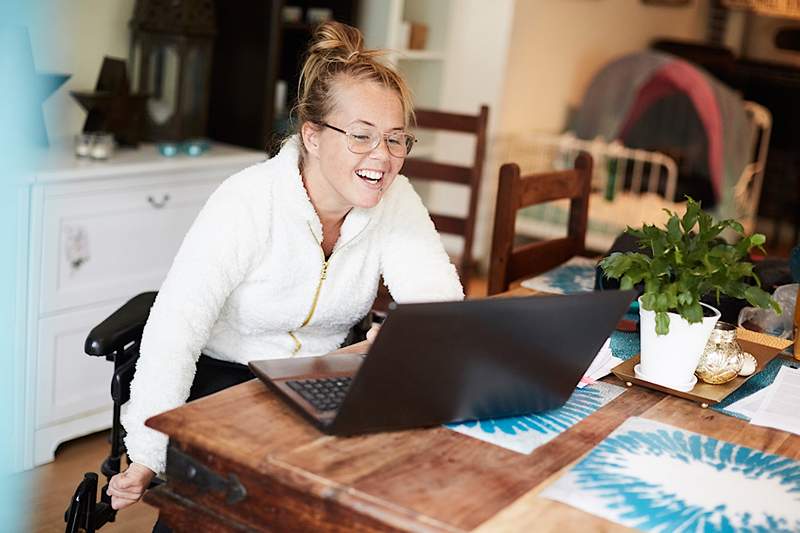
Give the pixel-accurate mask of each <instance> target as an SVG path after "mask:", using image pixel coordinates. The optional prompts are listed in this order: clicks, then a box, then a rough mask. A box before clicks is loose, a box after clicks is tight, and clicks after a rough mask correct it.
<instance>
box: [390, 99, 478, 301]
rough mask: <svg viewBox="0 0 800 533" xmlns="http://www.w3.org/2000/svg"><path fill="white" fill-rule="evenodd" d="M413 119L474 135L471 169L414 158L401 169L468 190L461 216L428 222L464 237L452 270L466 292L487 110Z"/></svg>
mask: <svg viewBox="0 0 800 533" xmlns="http://www.w3.org/2000/svg"><path fill="white" fill-rule="evenodd" d="M416 117H417V127H418V128H419V129H425V130H436V131H448V132H460V133H469V134H473V135H475V150H474V155H473V159H472V165H471V166H461V165H454V164H449V163H440V162H436V161H432V160H429V159H424V158H417V157H410V158H408V159H406V161H405V165H404V166H403V174H404V175H406V176H408V177H409V178H411V179H416V180H428V181H444V182H448V183H455V184H459V185H463V186H466V187H468V188H469V205H468V208H467V214H466V216H465V217H455V216H450V215H442V214H437V213H431V219H433V223H434V225H435V226H436V229H437V230H438V231H439V232H440V233H448V234H453V235H460V236H462V237H463V238H464V248H463V251H462V253H461V257H460V258H459V260H458V261H457V264H456V268H458V271H459V274H460V275H461V282H462V284H463V285H464V288H465V290H466V287H467V283H468V282H469V276H470V273H471V270H472V265H473V260H472V243H473V240H474V236H475V218H476V213H477V207H478V193H479V191H480V184H481V174H482V169H483V161H484V158H485V156H486V126H487V123H488V120H489V107H488V106H485V105H483V106H481V108H480V110H479V111H478V114H477V115H465V114H459V113H446V112H443V111H433V110H429V109H417V110H416ZM412 154H413V152H412Z"/></svg>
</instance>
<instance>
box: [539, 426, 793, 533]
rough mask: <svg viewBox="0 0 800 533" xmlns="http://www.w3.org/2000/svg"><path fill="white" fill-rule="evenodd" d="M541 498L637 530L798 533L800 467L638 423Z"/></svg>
mask: <svg viewBox="0 0 800 533" xmlns="http://www.w3.org/2000/svg"><path fill="white" fill-rule="evenodd" d="M541 495H542V496H544V497H546V498H550V499H553V500H558V501H561V502H564V503H566V504H568V505H571V506H573V507H577V508H578V509H582V510H584V511H586V512H589V513H592V514H594V515H597V516H601V517H603V518H606V519H608V520H611V521H614V522H617V523H619V524H622V525H625V526H628V527H633V528H638V529H641V530H643V531H687V532H689V531H700V532H712V531H715V532H716V531H718V532H739V531H741V532H767V531H769V532H772V531H786V532H790V531H795V532H796V531H800V462H798V461H794V460H791V459H788V458H786V457H782V456H779V455H773V454H768V453H764V452H760V451H758V450H754V449H752V448H747V447H745V446H737V445H735V444H731V443H729V442H725V441H721V440H717V439H714V438H711V437H706V436H704V435H699V434H697V433H692V432H690V431H685V430H682V429H678V428H675V427H673V426H669V425H667V424H662V423H660V422H655V421H652V420H647V419H644V418H629V419H628V420H626V421H625V422H624V423H623V424H622V425H621V426H619V427H618V428H617V429H616V430H614V432H613V433H611V435H609V436H608V437H606V438H605V439H604V440H603V441H602V442H601V443H600V444H598V445H597V446H596V447H595V448H594V449H593V450H592V451H591V452H589V454H588V455H587V456H586V457H585V458H584V459H583V460H581V461H580V462H579V463H578V464H576V465H575V466H574V467H572V468H571V469H570V470H569V471H568V472H567V473H566V474H564V475H563V476H562V477H561V478H559V479H558V480H557V481H556V482H555V483H554V484H553V485H551V486H550V487H548V488H546V489H545V490H544V491H543V492H542V493H541Z"/></svg>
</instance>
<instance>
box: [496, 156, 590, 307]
mask: <svg viewBox="0 0 800 533" xmlns="http://www.w3.org/2000/svg"><path fill="white" fill-rule="evenodd" d="M591 179H592V157H591V156H590V155H589V154H588V153H586V152H582V153H581V154H579V155H578V157H577V158H576V159H575V168H574V169H572V170H562V171H558V172H545V173H540V174H529V175H527V176H520V169H519V165H517V164H515V163H507V164H505V165H503V166H502V167H500V185H499V188H498V191H497V208H496V210H495V218H494V234H493V237H492V256H491V260H490V265H489V289H488V292H489V294H490V295H491V294H497V293H499V292H503V291H506V290H508V286H509V284H510V283H511V282H512V281H514V280H517V279H520V278H522V277H525V276H535V275H537V274H541V273H542V272H546V271H548V270H550V269H552V268H553V267H555V266H558V265H559V264H561V263H563V262H564V261H567V260H568V259H570V258H571V257H573V256H575V255H578V254H580V253H582V252H583V251H584V246H585V242H586V225H587V221H588V215H589V193H590V190H591ZM564 198H568V199H570V210H569V220H568V223H567V235H566V237H562V238H558V239H551V240H547V241H540V242H535V243H531V244H525V245H523V246H520V247H518V248H516V249H515V248H514V229H515V226H516V219H517V210H519V209H521V208H523V207H528V206H531V205H536V204H541V203H545V202H551V201H553V200H560V199H564Z"/></svg>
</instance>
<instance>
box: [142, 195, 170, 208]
mask: <svg viewBox="0 0 800 533" xmlns="http://www.w3.org/2000/svg"><path fill="white" fill-rule="evenodd" d="M167 202H169V194H165V195H164V196H162V197H161V200H156V199H155V198H153V196H152V195H148V196H147V203H148V204H150V205H152V206H153V207H155V208H156V209H161V208H162V207H164V206H165V205H167Z"/></svg>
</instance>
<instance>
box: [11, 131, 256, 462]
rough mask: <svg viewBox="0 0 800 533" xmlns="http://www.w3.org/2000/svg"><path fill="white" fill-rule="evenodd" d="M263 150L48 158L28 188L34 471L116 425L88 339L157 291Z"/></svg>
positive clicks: (28, 362) (28, 393)
mask: <svg viewBox="0 0 800 533" xmlns="http://www.w3.org/2000/svg"><path fill="white" fill-rule="evenodd" d="M264 158H265V156H264V154H263V153H259V152H255V151H250V150H245V149H241V148H235V147H231V146H224V145H213V146H212V148H211V149H210V150H209V151H208V152H207V153H205V154H203V155H201V156H198V157H189V156H185V155H181V156H177V157H173V158H166V157H162V156H161V155H159V154H158V152H157V151H156V149H155V147H154V146H153V145H142V146H141V147H140V148H138V149H135V150H133V149H127V150H122V149H121V150H117V152H116V153H115V155H114V157H113V159H111V160H109V161H107V162H93V161H84V160H78V159H76V158H75V157H74V156H73V155H72V152H71V149H70V147H67V146H60V147H59V146H55V147H52V148H51V149H49V150H48V151H47V152H46V153H45V154H44V155H43V157H42V158H41V159H40V161H39V162H38V164H37V171H36V172H35V175H34V177H33V178H32V180H31V183H30V188H29V191H28V192H29V198H30V208H29V211H28V213H29V215H28V216H29V223H28V225H27V228H28V235H27V237H28V238H27V258H28V265H27V278H28V279H27V280H26V281H27V292H26V299H27V301H26V302H25V306H26V307H27V311H26V318H25V325H24V329H25V345H26V349H25V351H26V359H25V366H24V375H25V394H24V397H25V401H24V420H23V427H24V429H23V435H22V440H23V449H24V454H23V455H24V456H23V458H22V461H23V465H22V466H23V468H30V467H31V466H35V465H39V464H42V463H45V462H48V461H51V460H53V457H54V452H55V450H56V447H57V446H58V445H59V444H60V443H62V442H64V441H66V440H69V439H72V438H75V437H79V436H82V435H86V434H88V433H92V432H94V431H98V430H101V429H104V428H107V427H110V425H111V407H112V404H111V396H110V383H111V373H112V366H113V365H112V364H111V363H109V362H107V361H106V360H105V359H103V358H98V357H89V356H87V355H85V354H84V352H83V345H84V341H85V339H86V335H87V334H88V332H89V330H90V329H91V328H92V327H93V326H95V325H96V324H98V323H99V322H100V321H101V320H102V319H103V318H105V317H106V316H108V315H109V314H110V313H111V312H113V311H114V310H115V309H116V308H117V307H119V305H120V304H122V303H124V302H125V301H126V300H127V299H128V298H130V297H132V296H134V295H136V294H138V293H140V292H143V291H151V290H157V289H158V288H159V287H160V285H161V283H162V281H163V279H164V277H165V275H166V273H167V270H168V269H169V267H170V265H171V263H172V259H173V257H174V256H175V253H176V252H177V250H178V247H179V246H180V243H181V241H182V239H183V236H184V235H185V233H186V231H187V230H188V229H189V226H190V225H191V223H192V221H193V220H194V218H195V216H196V215H197V213H198V212H199V210H200V208H201V207H202V206H203V204H204V203H205V200H206V199H207V198H208V196H209V195H210V194H211V192H212V191H214V189H215V188H216V187H217V186H218V185H219V184H220V183H221V182H222V181H223V180H224V179H225V178H226V177H228V176H230V175H231V174H233V173H235V172H237V171H239V170H241V169H242V168H245V167H247V166H249V165H252V164H254V163H257V162H259V161H263V160H264Z"/></svg>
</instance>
